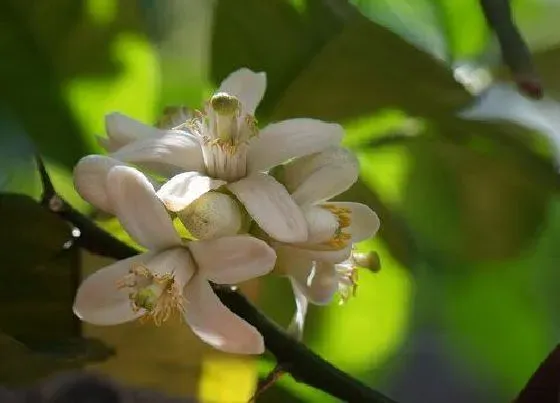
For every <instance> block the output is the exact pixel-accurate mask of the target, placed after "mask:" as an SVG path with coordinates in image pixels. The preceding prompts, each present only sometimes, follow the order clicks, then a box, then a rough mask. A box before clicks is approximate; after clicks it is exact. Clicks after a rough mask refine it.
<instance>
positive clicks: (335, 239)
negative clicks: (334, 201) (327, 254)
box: [321, 204, 352, 249]
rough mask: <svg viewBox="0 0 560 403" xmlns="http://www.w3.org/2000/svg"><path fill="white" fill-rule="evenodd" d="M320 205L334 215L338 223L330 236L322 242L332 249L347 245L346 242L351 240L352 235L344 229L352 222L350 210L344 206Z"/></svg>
mask: <svg viewBox="0 0 560 403" xmlns="http://www.w3.org/2000/svg"><path fill="white" fill-rule="evenodd" d="M321 207H322V208H324V209H325V210H328V211H330V212H331V213H332V214H333V215H334V216H335V217H336V220H337V223H338V228H337V229H336V231H335V232H334V234H333V236H332V238H331V239H329V240H328V241H325V242H323V244H324V245H327V246H329V247H332V248H334V249H342V248H344V247H346V246H348V243H349V242H350V241H351V240H352V235H351V234H350V233H348V232H345V231H344V229H346V228H348V227H350V224H352V212H351V210H350V209H348V208H346V207H338V206H333V205H328V204H327V205H322V206H321Z"/></svg>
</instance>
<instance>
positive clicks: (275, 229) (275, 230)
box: [228, 173, 307, 242]
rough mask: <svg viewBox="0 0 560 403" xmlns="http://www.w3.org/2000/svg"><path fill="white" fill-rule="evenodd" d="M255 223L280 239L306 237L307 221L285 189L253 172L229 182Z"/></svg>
mask: <svg viewBox="0 0 560 403" xmlns="http://www.w3.org/2000/svg"><path fill="white" fill-rule="evenodd" d="M228 188H229V190H231V192H232V193H233V194H235V196H237V198H238V199H239V201H241V203H243V205H244V206H245V209H246V210H247V212H248V213H249V214H250V215H251V217H253V219H254V220H255V221H256V223H257V224H258V225H259V226H260V227H261V228H262V229H263V230H264V231H265V232H266V233H267V234H269V235H270V236H271V237H273V238H274V239H276V240H278V241H282V242H304V241H306V240H307V222H306V221H305V217H304V215H303V212H302V211H301V209H300V208H299V207H298V205H297V204H296V203H295V202H294V201H293V199H292V197H291V196H290V194H289V193H288V191H287V190H286V189H285V188H284V186H282V185H281V184H280V183H278V182H277V181H276V180H275V179H274V178H272V177H271V176H268V175H266V174H261V173H256V174H253V175H251V176H248V177H246V178H243V179H241V180H239V181H237V182H234V183H230V184H229V185H228Z"/></svg>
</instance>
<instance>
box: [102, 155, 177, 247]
mask: <svg viewBox="0 0 560 403" xmlns="http://www.w3.org/2000/svg"><path fill="white" fill-rule="evenodd" d="M107 192H108V196H109V201H110V203H111V205H112V206H113V210H114V213H115V215H116V216H117V218H118V219H119V221H120V222H121V224H122V225H123V227H124V228H125V229H126V231H127V232H128V233H129V234H130V236H131V237H132V238H134V239H135V240H136V241H137V242H138V243H139V244H141V245H143V246H145V247H147V248H149V249H164V248H168V247H170V246H176V245H180V244H181V239H180V237H179V235H178V234H177V232H176V231H175V228H174V227H173V223H172V222H171V218H170V217H169V214H168V213H167V211H166V210H165V207H164V206H163V204H162V203H161V201H160V200H159V199H158V197H157V195H156V192H155V190H154V187H153V185H152V184H151V183H150V181H149V180H148V179H147V178H146V176H145V175H144V174H143V173H142V172H140V171H138V170H137V169H135V168H132V167H127V166H117V167H115V168H113V169H111V171H110V172H109V175H108V177H107Z"/></svg>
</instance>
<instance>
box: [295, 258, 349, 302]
mask: <svg viewBox="0 0 560 403" xmlns="http://www.w3.org/2000/svg"><path fill="white" fill-rule="evenodd" d="M295 268H296V269H295V270H292V271H291V273H290V276H291V277H292V279H293V282H292V284H293V285H294V286H295V287H297V288H298V289H299V290H300V291H301V293H303V294H304V295H305V296H306V297H307V299H308V300H309V302H311V303H313V304H315V305H327V304H328V303H329V302H331V301H332V298H333V296H334V294H335V293H336V291H337V290H338V277H337V274H336V270H335V267H334V265H333V264H330V263H324V262H312V266H311V267H310V269H309V270H301V267H299V266H295Z"/></svg>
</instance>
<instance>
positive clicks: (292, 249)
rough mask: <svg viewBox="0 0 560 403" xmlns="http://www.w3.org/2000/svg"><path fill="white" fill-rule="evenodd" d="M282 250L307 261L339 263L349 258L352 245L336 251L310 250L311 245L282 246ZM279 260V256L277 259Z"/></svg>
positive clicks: (318, 248)
mask: <svg viewBox="0 0 560 403" xmlns="http://www.w3.org/2000/svg"><path fill="white" fill-rule="evenodd" d="M282 249H284V250H285V252H287V253H289V254H290V255H298V256H301V257H302V258H304V259H307V260H319V261H322V262H328V263H340V262H343V261H345V260H346V259H348V258H349V257H350V254H351V253H352V245H348V246H347V247H345V248H342V249H337V250H329V249H325V248H320V247H317V248H315V249H314V248H312V247H311V245H301V246H300V245H282ZM278 259H280V256H279V257H278Z"/></svg>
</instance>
